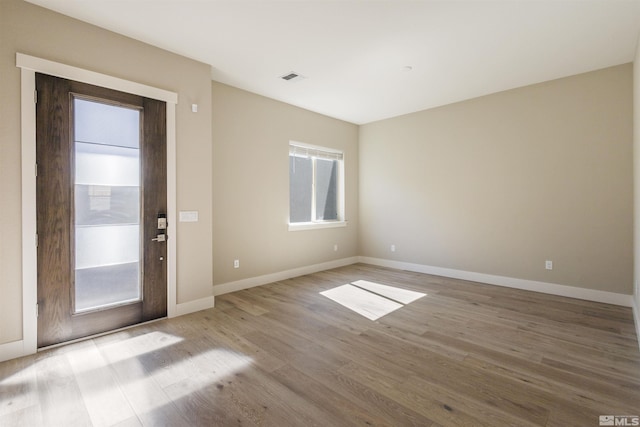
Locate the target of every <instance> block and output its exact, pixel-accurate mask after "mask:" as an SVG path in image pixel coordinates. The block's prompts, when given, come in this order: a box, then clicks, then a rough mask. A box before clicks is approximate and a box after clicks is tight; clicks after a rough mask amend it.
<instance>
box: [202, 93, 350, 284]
mask: <svg viewBox="0 0 640 427" xmlns="http://www.w3.org/2000/svg"><path fill="white" fill-rule="evenodd" d="M290 140H294V141H299V142H304V143H307V144H314V145H320V146H325V147H331V148H336V149H341V150H344V153H345V169H346V172H345V174H346V181H345V185H346V200H345V210H346V212H345V215H346V219H347V221H348V225H347V227H345V228H332V229H321V230H306V231H288V228H287V222H288V218H289V163H288V162H289V158H288V153H289V148H288V147H289V141H290ZM213 141H214V143H213V173H214V176H213V205H214V206H215V213H214V217H213V236H214V241H213V254H214V258H213V259H214V265H213V268H214V272H215V275H214V285H219V284H223V283H228V282H232V281H236V280H240V279H246V278H250V277H255V276H261V275H264V274H270V273H276V272H281V271H284V270H289V269H293V268H297V267H304V266H308V265H312V264H318V263H323V262H328V261H332V260H336V259H340V258H346V257H351V256H356V255H357V229H358V227H357V224H358V127H357V126H356V125H353V124H349V123H346V122H342V121H339V120H335V119H331V118H328V117H325V116H321V115H319V114H316V113H312V112H309V111H306V110H303V109H300V108H297V107H293V106H291V105H287V104H284V103H282V102H278V101H274V100H271V99H268V98H264V97H262V96H258V95H254V94H252V93H249V92H245V91H242V90H239V89H236V88H232V87H230V86H226V85H223V84H220V83H216V82H214V83H213ZM334 244H337V245H338V251H337V252H334V250H333V245H334ZM234 259H239V260H240V268H239V269H234V268H233V260H234Z"/></svg>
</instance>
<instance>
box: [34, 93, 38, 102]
mask: <svg viewBox="0 0 640 427" xmlns="http://www.w3.org/2000/svg"><path fill="white" fill-rule="evenodd" d="M33 103H34V104H37V103H38V91H37V90H34V91H33Z"/></svg>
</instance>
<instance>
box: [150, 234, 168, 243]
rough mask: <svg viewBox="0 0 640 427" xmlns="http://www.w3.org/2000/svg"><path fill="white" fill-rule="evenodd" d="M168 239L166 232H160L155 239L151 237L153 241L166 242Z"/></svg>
mask: <svg viewBox="0 0 640 427" xmlns="http://www.w3.org/2000/svg"><path fill="white" fill-rule="evenodd" d="M166 240H167V235H166V234H158V237H156V238H155V239H151V241H153V242H165V241H166Z"/></svg>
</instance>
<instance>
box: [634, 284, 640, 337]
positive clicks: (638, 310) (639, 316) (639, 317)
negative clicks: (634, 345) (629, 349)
mask: <svg viewBox="0 0 640 427" xmlns="http://www.w3.org/2000/svg"><path fill="white" fill-rule="evenodd" d="M639 298H640V295H635V296H634V298H633V319H634V320H635V321H636V339H637V340H638V349H640V307H639V306H638V299H639Z"/></svg>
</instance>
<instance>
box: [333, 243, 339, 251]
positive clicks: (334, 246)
mask: <svg viewBox="0 0 640 427" xmlns="http://www.w3.org/2000/svg"><path fill="white" fill-rule="evenodd" d="M333 250H334V252H338V244H337V243H336V244H335V245H333Z"/></svg>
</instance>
